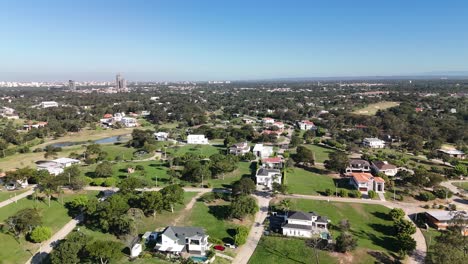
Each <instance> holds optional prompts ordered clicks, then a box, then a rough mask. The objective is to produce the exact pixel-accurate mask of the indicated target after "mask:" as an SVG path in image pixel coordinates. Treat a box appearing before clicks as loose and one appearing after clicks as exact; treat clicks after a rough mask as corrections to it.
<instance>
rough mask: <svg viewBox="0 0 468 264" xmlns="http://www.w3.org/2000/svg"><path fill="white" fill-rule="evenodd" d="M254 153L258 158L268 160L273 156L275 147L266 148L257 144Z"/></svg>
mask: <svg viewBox="0 0 468 264" xmlns="http://www.w3.org/2000/svg"><path fill="white" fill-rule="evenodd" d="M252 152H253V154H255V156H257V157H258V158H268V157H270V156H271V155H273V147H271V146H264V145H263V144H255V146H254V148H253V150H252Z"/></svg>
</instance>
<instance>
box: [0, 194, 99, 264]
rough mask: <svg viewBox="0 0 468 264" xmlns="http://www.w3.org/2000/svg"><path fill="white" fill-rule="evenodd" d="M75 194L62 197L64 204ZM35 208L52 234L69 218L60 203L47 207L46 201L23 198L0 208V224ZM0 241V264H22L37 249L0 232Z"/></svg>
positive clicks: (37, 245) (35, 246) (23, 240)
mask: <svg viewBox="0 0 468 264" xmlns="http://www.w3.org/2000/svg"><path fill="white" fill-rule="evenodd" d="M87 194H88V195H90V196H95V195H97V192H88V193H87ZM76 195H77V194H69V195H65V196H64V202H65V203H66V202H67V201H70V200H71V199H73V197H75V196H76ZM34 206H36V208H38V209H40V210H41V214H42V221H43V225H44V226H47V227H50V228H51V229H52V233H55V232H57V231H58V230H59V229H60V228H62V227H63V226H64V225H65V224H66V223H67V222H68V221H70V219H71V217H70V216H68V210H67V209H65V207H64V206H63V205H62V204H61V202H60V201H55V200H53V201H52V202H51V206H50V207H49V206H48V205H47V202H46V201H37V202H35V201H33V200H30V199H28V198H24V199H21V200H19V201H18V203H13V204H10V205H8V206H5V207H3V208H0V222H4V221H5V220H6V219H7V218H8V217H10V216H12V215H14V214H15V213H16V212H18V211H19V210H21V209H25V208H33V207H34ZM0 241H2V250H0V259H1V263H2V264H7V263H24V262H26V260H28V259H29V258H30V257H31V255H32V254H33V253H35V252H36V250H37V249H38V248H39V244H34V243H30V242H28V241H26V240H25V239H24V238H20V239H19V240H16V238H15V237H13V236H12V235H10V234H7V233H5V231H2V232H0Z"/></svg>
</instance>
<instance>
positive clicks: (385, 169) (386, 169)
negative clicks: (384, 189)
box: [371, 160, 398, 176]
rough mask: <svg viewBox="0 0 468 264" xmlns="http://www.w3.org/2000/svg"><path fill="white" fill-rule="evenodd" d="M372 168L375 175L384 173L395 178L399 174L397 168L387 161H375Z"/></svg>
mask: <svg viewBox="0 0 468 264" xmlns="http://www.w3.org/2000/svg"><path fill="white" fill-rule="evenodd" d="M371 167H372V169H373V170H374V171H375V173H379V172H382V173H383V174H385V175H387V176H395V175H396V174H397V173H398V168H397V166H395V165H393V164H390V163H388V162H387V161H380V160H377V161H373V162H372V166H371Z"/></svg>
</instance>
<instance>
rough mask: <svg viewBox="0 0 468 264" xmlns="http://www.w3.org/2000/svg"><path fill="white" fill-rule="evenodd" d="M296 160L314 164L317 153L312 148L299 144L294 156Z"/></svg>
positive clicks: (307, 164)
mask: <svg viewBox="0 0 468 264" xmlns="http://www.w3.org/2000/svg"><path fill="white" fill-rule="evenodd" d="M293 159H294V161H295V162H298V163H303V164H304V165H306V166H310V165H314V162H315V155H314V152H312V150H310V149H308V148H306V147H304V146H299V147H297V151H296V155H294V156H293Z"/></svg>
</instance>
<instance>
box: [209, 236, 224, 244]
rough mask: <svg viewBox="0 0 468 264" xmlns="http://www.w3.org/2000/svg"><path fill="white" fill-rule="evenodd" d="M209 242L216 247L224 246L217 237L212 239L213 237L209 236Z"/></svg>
mask: <svg viewBox="0 0 468 264" xmlns="http://www.w3.org/2000/svg"><path fill="white" fill-rule="evenodd" d="M208 242H210V243H212V244H214V245H222V244H223V241H222V240H221V239H219V238H216V237H212V236H209V237H208Z"/></svg>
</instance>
